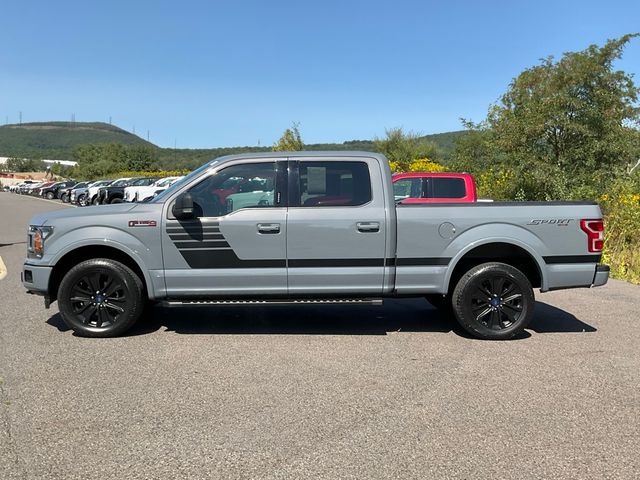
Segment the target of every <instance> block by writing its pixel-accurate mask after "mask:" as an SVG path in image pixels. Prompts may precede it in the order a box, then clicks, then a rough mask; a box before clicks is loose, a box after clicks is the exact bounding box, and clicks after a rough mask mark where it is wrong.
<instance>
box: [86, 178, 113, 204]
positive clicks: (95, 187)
mask: <svg viewBox="0 0 640 480" xmlns="http://www.w3.org/2000/svg"><path fill="white" fill-rule="evenodd" d="M112 183H113V181H112V180H100V181H98V182H95V183H93V184H92V185H91V186H90V187H89V188H88V189H87V194H86V195H85V196H84V197H83V198H82V200H79V203H80V204H81V205H82V206H83V207H84V206H87V205H91V203H92V202H93V200H94V199H95V198H96V195H98V191H100V187H106V186H107V185H111V184H112Z"/></svg>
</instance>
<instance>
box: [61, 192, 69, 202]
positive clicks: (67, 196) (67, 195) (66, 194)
mask: <svg viewBox="0 0 640 480" xmlns="http://www.w3.org/2000/svg"><path fill="white" fill-rule="evenodd" d="M60 200H62V203H69V194H68V193H63V194H62V196H61V197H60Z"/></svg>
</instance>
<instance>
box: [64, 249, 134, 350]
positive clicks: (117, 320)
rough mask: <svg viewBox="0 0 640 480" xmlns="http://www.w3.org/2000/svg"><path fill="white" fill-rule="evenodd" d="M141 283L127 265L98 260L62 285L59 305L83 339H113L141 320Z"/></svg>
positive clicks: (81, 265) (77, 269) (86, 263)
mask: <svg viewBox="0 0 640 480" xmlns="http://www.w3.org/2000/svg"><path fill="white" fill-rule="evenodd" d="M143 293H144V287H143V284H142V280H140V278H139V277H138V276H137V275H136V274H135V273H134V272H133V271H132V270H131V269H130V268H129V267H127V266H126V265H123V264H122V263H120V262H116V261H115V260H111V259H106V258H97V259H91V260H86V261H84V262H82V263H79V264H78V265H76V266H75V267H73V268H72V269H71V270H69V272H68V273H67V274H66V275H65V276H64V278H63V279H62V282H60V288H59V290H58V304H59V307H60V314H61V315H62V319H63V320H64V322H65V323H66V324H67V325H68V326H69V327H70V328H71V329H73V331H74V332H76V333H77V334H78V335H81V336H83V337H114V336H117V335H120V334H122V333H124V332H125V331H127V330H128V329H129V328H131V327H132V326H133V324H134V323H136V321H137V320H138V319H139V318H140V316H141V315H142V312H143V310H144V305H145V299H144V296H143Z"/></svg>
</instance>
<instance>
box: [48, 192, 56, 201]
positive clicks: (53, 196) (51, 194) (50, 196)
mask: <svg viewBox="0 0 640 480" xmlns="http://www.w3.org/2000/svg"><path fill="white" fill-rule="evenodd" d="M54 198H56V196H55V195H54V194H53V192H47V200H53V199H54Z"/></svg>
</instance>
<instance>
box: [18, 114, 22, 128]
mask: <svg viewBox="0 0 640 480" xmlns="http://www.w3.org/2000/svg"><path fill="white" fill-rule="evenodd" d="M19 117H20V122H19V123H20V125H22V112H20V115H19Z"/></svg>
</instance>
